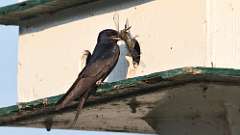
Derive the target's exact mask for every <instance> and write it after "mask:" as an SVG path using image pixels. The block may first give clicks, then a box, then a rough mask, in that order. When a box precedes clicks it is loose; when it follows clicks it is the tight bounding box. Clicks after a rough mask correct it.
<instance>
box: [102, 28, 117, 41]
mask: <svg viewBox="0 0 240 135" xmlns="http://www.w3.org/2000/svg"><path fill="white" fill-rule="evenodd" d="M119 40H121V38H120V35H119V32H118V31H116V30H113V29H106V30H103V31H101V32H100V33H99V36H98V42H100V41H114V42H117V41H119Z"/></svg>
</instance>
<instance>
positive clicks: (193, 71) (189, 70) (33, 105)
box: [0, 67, 240, 118]
mask: <svg viewBox="0 0 240 135" xmlns="http://www.w3.org/2000/svg"><path fill="white" fill-rule="evenodd" d="M188 74H190V75H219V76H228V77H240V70H236V69H226V68H206V67H185V68H178V69H173V70H168V71H163V72H157V73H152V74H149V75H146V76H139V77H135V78H130V79H126V80H122V81H118V82H113V83H105V84H103V85H101V86H99V87H98V89H97V93H99V94H100V96H101V93H107V92H112V91H113V92H114V91H115V90H119V89H124V88H129V87H138V85H139V82H142V81H146V80H151V79H156V78H162V79H171V78H173V77H177V76H184V75H188ZM193 77H194V76H193ZM61 97H62V95H57V96H53V97H49V98H46V99H47V100H46V99H39V100H36V101H32V102H28V103H22V104H20V105H15V106H9V107H4V108H0V118H1V117H5V116H8V115H11V114H15V113H17V112H19V111H20V110H21V111H24V110H34V109H37V108H41V107H42V106H44V104H43V103H44V102H43V101H44V100H46V101H47V104H48V105H49V106H54V104H56V102H57V101H58V100H59V99H60V98H61ZM19 107H20V108H21V109H19Z"/></svg>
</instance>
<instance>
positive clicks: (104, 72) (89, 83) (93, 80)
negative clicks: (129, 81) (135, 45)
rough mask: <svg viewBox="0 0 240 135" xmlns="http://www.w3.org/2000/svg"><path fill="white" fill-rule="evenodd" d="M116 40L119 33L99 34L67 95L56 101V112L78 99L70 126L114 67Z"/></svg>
mask: <svg viewBox="0 0 240 135" xmlns="http://www.w3.org/2000/svg"><path fill="white" fill-rule="evenodd" d="M118 40H120V38H119V33H118V32H117V31H115V30H112V29H106V30H103V31H101V32H100V33H99V35H98V39H97V44H96V47H95V49H94V51H93V53H92V55H90V54H88V60H87V63H86V66H85V67H84V68H83V70H82V71H81V72H80V74H79V75H78V78H77V79H76V81H75V82H74V83H73V85H72V86H71V87H70V89H69V90H68V91H67V93H66V94H65V95H64V96H63V97H62V98H61V99H60V100H59V101H58V103H57V105H56V108H55V110H57V111H58V110H61V109H63V108H65V107H67V106H68V105H69V103H71V102H72V101H74V100H76V99H79V104H78V108H77V113H76V116H75V119H74V121H73V123H72V125H74V124H75V122H76V120H77V119H78V116H79V112H80V111H81V109H82V108H83V105H84V103H85V101H86V100H87V98H88V96H89V95H90V94H91V93H92V92H95V91H96V86H97V83H99V82H100V83H101V82H103V81H104V79H105V78H106V77H107V76H108V75H109V73H110V72H111V71H112V69H113V68H114V66H115V65H116V63H117V61H118V57H119V54H120V50H119V47H118V45H117V42H118ZM72 125H71V126H72Z"/></svg>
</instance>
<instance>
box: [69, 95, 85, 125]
mask: <svg viewBox="0 0 240 135" xmlns="http://www.w3.org/2000/svg"><path fill="white" fill-rule="evenodd" d="M88 95H89V93H88V92H86V93H84V95H83V96H82V97H81V98H80V101H79V104H78V107H77V113H76V115H75V117H74V120H73V122H72V123H71V124H70V126H69V127H70V128H71V127H73V126H74V125H75V124H76V122H77V119H78V117H79V114H80V113H81V110H82V108H83V106H84V103H85V102H86V100H87V98H88Z"/></svg>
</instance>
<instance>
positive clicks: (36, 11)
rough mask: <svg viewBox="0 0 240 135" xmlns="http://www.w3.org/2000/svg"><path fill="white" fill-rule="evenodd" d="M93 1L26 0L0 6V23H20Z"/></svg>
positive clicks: (92, 0)
mask: <svg viewBox="0 0 240 135" xmlns="http://www.w3.org/2000/svg"><path fill="white" fill-rule="evenodd" d="M95 1H97V0H28V1H24V2H20V3H16V4H13V5H9V6H5V7H1V8H0V24H4V25H21V23H22V22H23V21H25V20H27V19H31V18H34V17H38V16H41V15H44V14H49V13H50V14H52V13H54V12H57V11H59V10H63V9H67V8H71V7H74V6H79V5H85V4H88V3H91V2H95ZM98 1H99V0H98Z"/></svg>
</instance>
